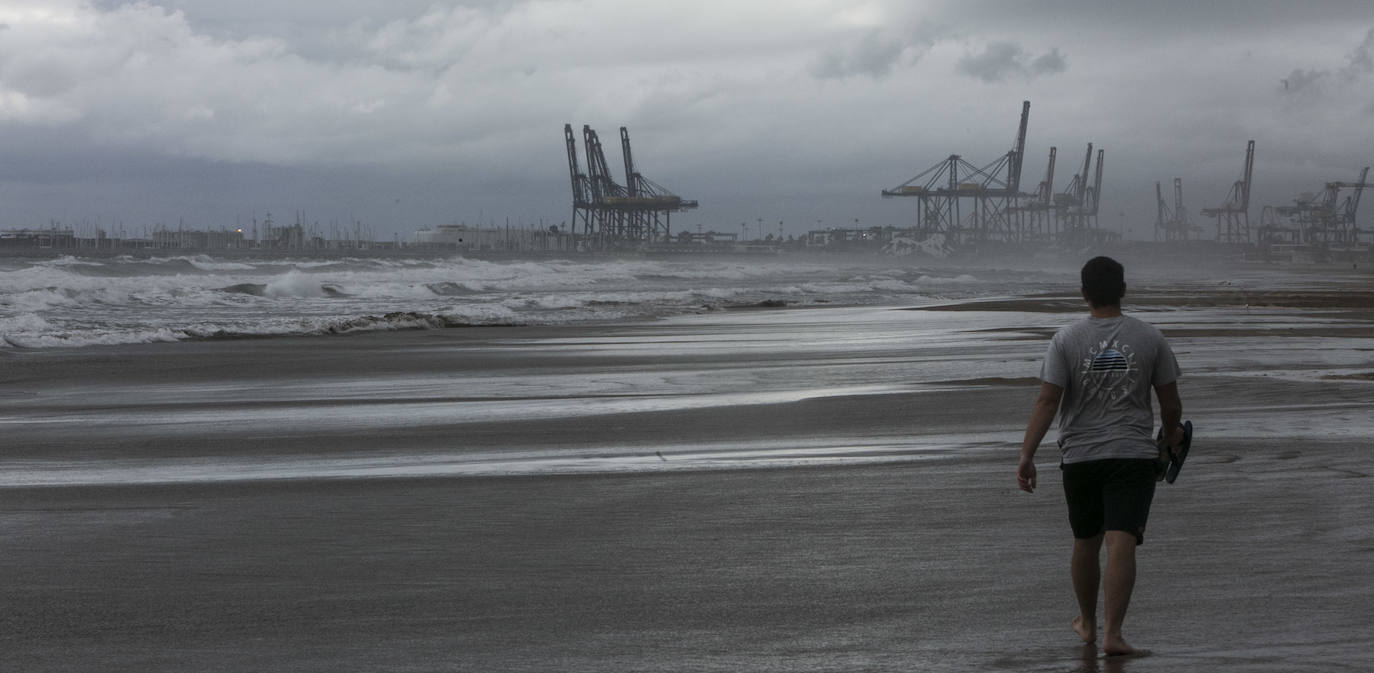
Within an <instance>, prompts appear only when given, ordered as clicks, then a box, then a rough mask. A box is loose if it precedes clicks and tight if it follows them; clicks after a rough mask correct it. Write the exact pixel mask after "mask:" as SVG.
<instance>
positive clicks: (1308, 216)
mask: <svg viewBox="0 0 1374 673" xmlns="http://www.w3.org/2000/svg"><path fill="white" fill-rule="evenodd" d="M1368 177H1369V167H1368V166H1365V167H1364V169H1363V170H1361V171H1360V177H1359V179H1357V180H1356V181H1355V182H1328V183H1326V185H1325V187H1324V189H1322V191H1321V194H1320V195H1317V194H1310V193H1309V194H1303V195H1301V196H1299V197H1298V198H1296V199H1293V205H1291V206H1278V207H1276V208H1274V209H1273V210H1274V213H1275V215H1277V216H1278V218H1282V219H1283V220H1286V221H1287V224H1288V226H1287V227H1282V226H1281V225H1280V226H1279V227H1276V228H1279V229H1281V230H1283V231H1293V232H1296V233H1297V234H1298V235H1297V236H1296V237H1295V238H1296V239H1298V240H1300V241H1301V242H1303V243H1308V244H1316V245H1327V246H1331V245H1336V246H1340V245H1353V244H1356V243H1359V239H1360V233H1361V232H1360V230H1359V226H1358V223H1357V221H1356V219H1355V216H1356V214H1357V212H1358V210H1359V207H1360V196H1361V195H1362V194H1363V192H1364V188H1365V187H1368V186H1369V184H1368V183H1367V182H1366V181H1365V180H1366V178H1368ZM1345 189H1349V190H1352V191H1351V193H1350V194H1347V195H1346V197H1345V200H1341V191H1342V190H1345ZM1271 238H1272V237H1271Z"/></svg>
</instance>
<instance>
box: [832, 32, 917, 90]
mask: <svg viewBox="0 0 1374 673" xmlns="http://www.w3.org/2000/svg"><path fill="white" fill-rule="evenodd" d="M907 46H908V45H907V43H906V42H905V41H904V40H900V39H897V38H894V37H888V36H885V35H884V34H883V32H882V31H881V30H878V29H874V30H870V31H869V32H867V33H865V34H864V35H863V36H862V37H860V38H859V39H858V40H855V41H854V42H853V43H851V44H848V45H844V46H840V47H832V48H830V49H827V50H826V51H824V52H822V53H821V55H820V57H819V58H818V59H817V60H816V62H815V63H814V64H813V65H812V67H811V74H812V75H813V76H815V77H817V78H819V79H840V78H844V77H852V76H855V75H867V76H869V77H882V76H884V75H886V74H888V73H889V72H891V71H892V67H893V66H894V65H895V64H896V63H897V62H898V60H900V59H901V57H902V53H903V52H904V51H906V49H907Z"/></svg>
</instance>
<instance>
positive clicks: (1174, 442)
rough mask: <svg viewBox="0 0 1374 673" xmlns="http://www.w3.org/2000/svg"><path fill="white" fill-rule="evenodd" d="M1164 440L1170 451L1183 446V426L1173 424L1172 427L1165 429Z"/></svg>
mask: <svg viewBox="0 0 1374 673" xmlns="http://www.w3.org/2000/svg"><path fill="white" fill-rule="evenodd" d="M1164 441H1165V442H1167V443H1168V444H1169V452H1170V453H1173V452H1174V451H1175V450H1177V449H1178V447H1180V446H1183V426H1181V425H1177V424H1175V425H1174V427H1172V428H1169V429H1167V430H1165V431H1164Z"/></svg>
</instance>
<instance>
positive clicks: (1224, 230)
mask: <svg viewBox="0 0 1374 673" xmlns="http://www.w3.org/2000/svg"><path fill="white" fill-rule="evenodd" d="M1254 168H1255V141H1253V140H1251V141H1250V142H1249V143H1248V144H1247V145H1246V146H1245V167H1244V171H1243V173H1242V177H1241V179H1240V180H1237V181H1236V182H1235V184H1233V185H1232V186H1231V191H1230V192H1229V193H1228V194H1227V195H1226V202H1225V203H1223V204H1221V206H1220V207H1218V208H1203V209H1202V215H1203V217H1213V218H1216V222H1217V241H1219V242H1221V243H1249V242H1250V179H1251V177H1252V174H1253V172H1254Z"/></svg>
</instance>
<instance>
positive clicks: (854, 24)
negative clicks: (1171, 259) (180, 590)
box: [0, 0, 1374, 233]
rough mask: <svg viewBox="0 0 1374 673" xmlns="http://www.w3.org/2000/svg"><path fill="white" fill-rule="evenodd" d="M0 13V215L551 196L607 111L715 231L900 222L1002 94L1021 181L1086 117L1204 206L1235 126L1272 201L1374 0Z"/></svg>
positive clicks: (1332, 101) (105, 3) (1001, 122)
mask: <svg viewBox="0 0 1374 673" xmlns="http://www.w3.org/2000/svg"><path fill="white" fill-rule="evenodd" d="M16 7H18V8H19V9H18V10H15V9H14V8H16ZM0 22H3V23H6V24H9V25H10V29H8V30H4V31H0V154H3V157H0V158H3V164H2V165H3V167H4V170H3V172H0V194H3V196H4V199H5V204H6V206H7V208H6V209H5V210H4V211H0V228H4V227H5V226H11V225H15V224H20V225H25V224H30V223H31V221H42V219H41V216H42V215H44V214H48V213H51V214H53V215H54V216H60V217H63V218H68V217H71V216H72V215H71V214H72V213H77V214H80V213H81V212H83V211H82V208H89V209H90V212H97V213H99V212H109V211H110V209H111V208H113V207H114V206H115V205H118V206H119V208H118V210H120V212H124V213H125V214H126V219H135V217H137V218H142V219H149V220H152V221H176V219H177V218H178V217H180V216H182V215H187V216H192V215H193V214H194V213H201V215H196V217H199V218H201V219H209V220H214V219H215V218H216V217H218V218H220V219H221V220H222V219H223V218H224V217H229V218H230V219H233V217H234V215H235V214H236V213H241V212H251V210H247V209H271V210H272V211H273V213H274V214H275V213H280V212H287V213H289V212H291V211H292V210H294V209H297V208H300V209H305V210H307V211H309V212H310V213H312V217H313V216H314V215H315V214H318V215H319V216H320V217H321V218H324V219H333V218H336V217H337V218H340V219H346V218H347V217H348V216H349V213H350V212H356V213H357V214H358V216H359V217H361V218H362V219H364V220H367V221H369V222H378V223H381V222H386V221H391V222H405V223H407V224H410V223H413V224H416V225H426V224H434V223H436V222H444V221H452V220H453V219H463V220H467V221H469V222H471V221H473V220H474V219H475V216H476V214H477V213H485V214H486V216H487V217H488V218H490V217H492V216H493V215H495V216H496V217H498V218H501V217H504V216H505V215H508V214H509V215H511V216H513V217H516V218H523V219H525V220H531V219H537V218H539V217H549V218H553V219H555V220H557V219H566V217H567V214H566V210H567V208H568V204H567V201H568V198H569V194H568V191H567V190H568V186H567V185H568V177H567V162H566V157H565V155H564V152H563V150H564V148H563V145H562V134H561V130H562V124H563V123H564V122H573V123H574V124H581V123H590V124H592V126H593V127H595V128H598V129H599V130H600V131H601V132H602V134H603V136H604V137H607V138H611V137H613V136H614V133H615V129H616V127H617V126H618V125H620V124H625V125H627V126H629V127H630V129H631V131H632V132H633V133H634V137H635V142H636V149H637V154H638V155H639V156H638V158H639V159H640V161H641V163H642V164H643V166H644V167H645V168H646V170H647V171H648V172H649V174H651V177H652V178H653V179H655V180H656V181H659V182H661V183H663V184H665V185H668V186H669V187H672V188H674V189H675V190H678V191H680V193H682V194H683V195H684V196H688V197H690V198H697V199H700V200H701V202H702V204H703V207H702V208H701V209H700V210H698V211H694V212H693V213H691V214H690V215H684V216H683V218H684V220H685V223H690V224H693V225H694V224H695V223H696V222H698V221H702V222H704V223H705V226H706V227H707V228H711V227H712V226H713V224H712V223H713V222H725V223H729V222H733V223H734V225H735V226H736V227H737V226H738V223H739V222H740V221H741V220H749V221H755V220H756V219H757V218H759V217H763V218H764V219H765V220H770V221H777V220H786V221H787V222H788V227H789V229H791V228H792V227H793V226H794V224H795V226H796V227H799V228H800V227H811V226H815V225H816V223H817V221H822V222H825V223H828V224H833V223H838V222H846V221H847V222H852V221H853V220H854V219H855V218H859V219H861V220H862V221H864V222H865V223H869V222H872V223H882V224H889V223H890V224H901V223H903V222H905V221H907V219H908V218H909V216H910V214H911V211H910V207H911V204H909V203H904V202H901V201H900V200H879V199H877V198H876V192H877V190H878V189H880V188H883V187H891V186H892V185H895V184H897V183H899V182H900V181H901V180H903V179H905V178H908V177H910V176H911V175H913V174H915V173H917V172H919V171H920V170H922V169H924V168H925V167H926V166H929V165H931V164H932V163H934V162H936V161H938V160H940V159H941V158H943V157H946V156H948V155H949V154H950V153H952V152H954V153H960V154H963V155H965V156H970V157H977V158H982V159H981V160H983V161H985V160H987V159H989V158H991V157H994V156H998V155H999V154H1001V153H1004V152H1005V151H1006V149H1007V147H1008V144H1009V143H1010V142H1011V141H1012V139H1013V136H1014V132H1015V130H1016V121H1017V112H1018V111H1019V105H1020V102H1021V101H1022V100H1024V99H1031V100H1032V102H1033V114H1032V117H1031V121H1030V135H1029V137H1028V140H1027V152H1028V156H1034V157H1039V160H1038V161H1037V162H1036V164H1035V167H1034V168H1033V169H1028V170H1029V171H1032V172H1034V173H1035V175H1034V176H1031V175H1030V173H1028V174H1027V175H1028V177H1034V178H1036V179H1038V175H1039V173H1040V172H1041V171H1043V165H1044V156H1045V154H1046V151H1047V150H1048V147H1049V146H1050V145H1056V146H1058V147H1059V149H1060V150H1061V153H1060V158H1061V163H1060V168H1059V170H1058V173H1059V175H1061V176H1067V175H1068V174H1069V173H1071V172H1072V171H1069V173H1066V172H1065V169H1064V166H1065V165H1066V164H1067V163H1070V162H1069V161H1068V160H1067V159H1065V157H1066V156H1068V155H1073V154H1078V155H1080V156H1081V151H1082V148H1083V147H1084V146H1085V144H1086V143H1087V142H1088V141H1089V140H1092V141H1093V142H1095V143H1096V146H1097V147H1106V148H1108V152H1107V154H1108V157H1107V164H1106V165H1107V175H1106V177H1105V180H1106V184H1105V187H1104V190H1105V191H1104V207H1109V206H1107V205H1106V204H1107V200H1112V201H1113V203H1112V205H1111V206H1110V207H1111V208H1113V210H1114V212H1119V210H1128V211H1132V212H1134V209H1135V208H1134V205H1133V204H1135V203H1136V202H1139V203H1142V204H1144V206H1143V207H1144V209H1145V210H1149V209H1151V208H1152V207H1153V181H1154V180H1156V179H1161V178H1165V179H1167V178H1170V177H1171V176H1173V175H1182V177H1184V179H1185V181H1186V182H1187V189H1188V193H1189V194H1190V195H1192V194H1197V195H1199V196H1198V197H1197V198H1198V200H1199V202H1200V203H1201V202H1205V203H1202V205H1215V204H1214V203H1211V202H1212V201H1217V202H1219V200H1220V199H1221V198H1223V195H1224V193H1225V191H1226V189H1227V188H1229V186H1230V183H1231V181H1233V180H1234V179H1235V178H1236V175H1235V173H1236V171H1237V165H1238V164H1239V155H1240V154H1241V153H1242V151H1243V148H1244V145H1245V141H1246V140H1247V139H1249V138H1252V137H1253V138H1256V139H1257V141H1258V143H1259V147H1260V150H1259V159H1258V162H1257V166H1256V175H1257V180H1260V181H1261V182H1265V184H1264V185H1261V188H1262V189H1261V190H1260V191H1257V198H1256V200H1257V202H1258V201H1259V200H1261V199H1263V198H1265V197H1264V196H1261V195H1260V192H1262V191H1263V189H1269V188H1271V187H1272V192H1273V193H1274V194H1275V195H1276V196H1275V199H1277V201H1275V200H1271V201H1267V202H1286V200H1288V199H1290V198H1291V194H1290V193H1289V192H1291V191H1293V190H1295V189H1297V187H1296V186H1295V183H1299V182H1304V183H1305V182H1307V181H1313V182H1316V183H1317V184H1320V182H1321V181H1322V180H1330V179H1337V178H1339V179H1348V178H1346V177H1345V173H1347V172H1350V168H1349V166H1351V165H1354V166H1356V167H1358V166H1362V165H1364V164H1366V163H1370V162H1371V161H1370V159H1369V158H1368V157H1367V156H1365V155H1367V153H1368V150H1367V148H1368V147H1370V146H1371V142H1370V141H1371V133H1374V131H1371V130H1369V129H1367V128H1366V127H1367V124H1363V123H1362V122H1363V120H1365V119H1367V118H1368V115H1369V114H1370V110H1371V109H1374V103H1372V102H1371V100H1370V96H1371V94H1370V93H1368V92H1369V91H1371V90H1374V87H1370V86H1368V84H1369V80H1370V79H1371V74H1370V70H1371V67H1372V66H1371V62H1374V54H1371V52H1374V37H1372V36H1371V35H1369V34H1367V31H1368V30H1369V27H1370V26H1374V4H1372V3H1368V2H1367V1H1350V2H1348V1H1346V0H1329V1H1324V2H1317V3H1315V4H1303V5H1297V4H1296V3H1294V4H1293V5H1291V6H1290V5H1289V4H1287V3H1265V4H1261V5H1257V4H1255V3H1253V2H1248V1H1242V0H1222V1H1220V2H1217V3H1193V2H1181V1H1179V0H1162V1H1161V2H1152V3H1100V2H1089V1H1088V0H1077V1H1073V2H1070V1H1067V0H1047V2H1045V3H1038V2H1037V3H1007V2H991V1H983V0H961V1H958V2H954V1H948V2H946V1H943V0H932V1H931V2H921V3H911V2H901V1H899V0H826V1H824V2H819V3H784V2H780V1H779V2H773V3H770V2H756V3H735V2H727V1H726V0H698V1H697V2H693V3H673V2H661V3H658V2H656V3H642V2H640V3H630V2H622V1H621V0H540V1H538V2H510V1H507V2H495V1H493V2H486V1H470V2H454V1H445V0H299V1H293V2H280V1H279V0H242V1H238V2H233V1H230V0H151V1H148V2H125V1H115V0H96V2H95V4H93V3H92V2H91V1H89V0H0ZM1276 46H1281V47H1282V48H1281V49H1279V48H1276ZM1070 61H1072V63H1070ZM1070 65H1072V66H1073V67H1072V68H1071V67H1069V66H1070ZM1289 72H1292V73H1294V75H1293V76H1291V77H1289V79H1290V83H1289V86H1290V89H1293V88H1294V87H1295V86H1296V90H1299V91H1303V92H1304V93H1310V94H1314V95H1318V94H1319V95H1321V96H1322V97H1323V99H1322V101H1321V102H1322V104H1321V105H1311V104H1310V101H1307V100H1306V99H1305V98H1304V97H1302V96H1285V95H1283V91H1282V88H1281V86H1282V85H1281V84H1280V83H1279V82H1278V80H1280V79H1282V78H1283V73H1289ZM1346 80H1349V82H1348V83H1347V81H1346ZM1275 87H1279V91H1277V92H1276V91H1275ZM25 139H28V140H25ZM612 154H614V152H612ZM610 158H612V159H614V157H610ZM1328 173H1329V175H1328ZM260 176H261V177H260ZM1295 176H1296V177H1295ZM1299 178H1300V179H1299ZM1066 179H1067V177H1063V178H1061V180H1059V181H1058V182H1059V185H1056V186H1057V187H1059V188H1062V185H1063V183H1064V182H1065V180H1066ZM820 194H823V195H824V198H812V197H815V195H820ZM187 195H193V197H194V198H192V196H187ZM1201 195H1207V196H1206V198H1203V196H1201ZM397 198H399V199H400V201H397ZM159 204H161V205H159ZM197 204H199V205H197ZM159 208H161V210H160V211H159ZM125 209H127V210H125ZM400 211H404V212H400ZM1151 212H1152V211H1151ZM159 213H161V214H159ZM427 218H428V219H427ZM107 219H108V218H107ZM677 221H678V220H677V218H675V219H674V222H675V223H676V222H677ZM414 228H415V227H413V226H412V227H411V230H413V229H414ZM399 231H401V232H402V233H405V232H406V231H407V230H406V229H404V228H401V229H399Z"/></svg>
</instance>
